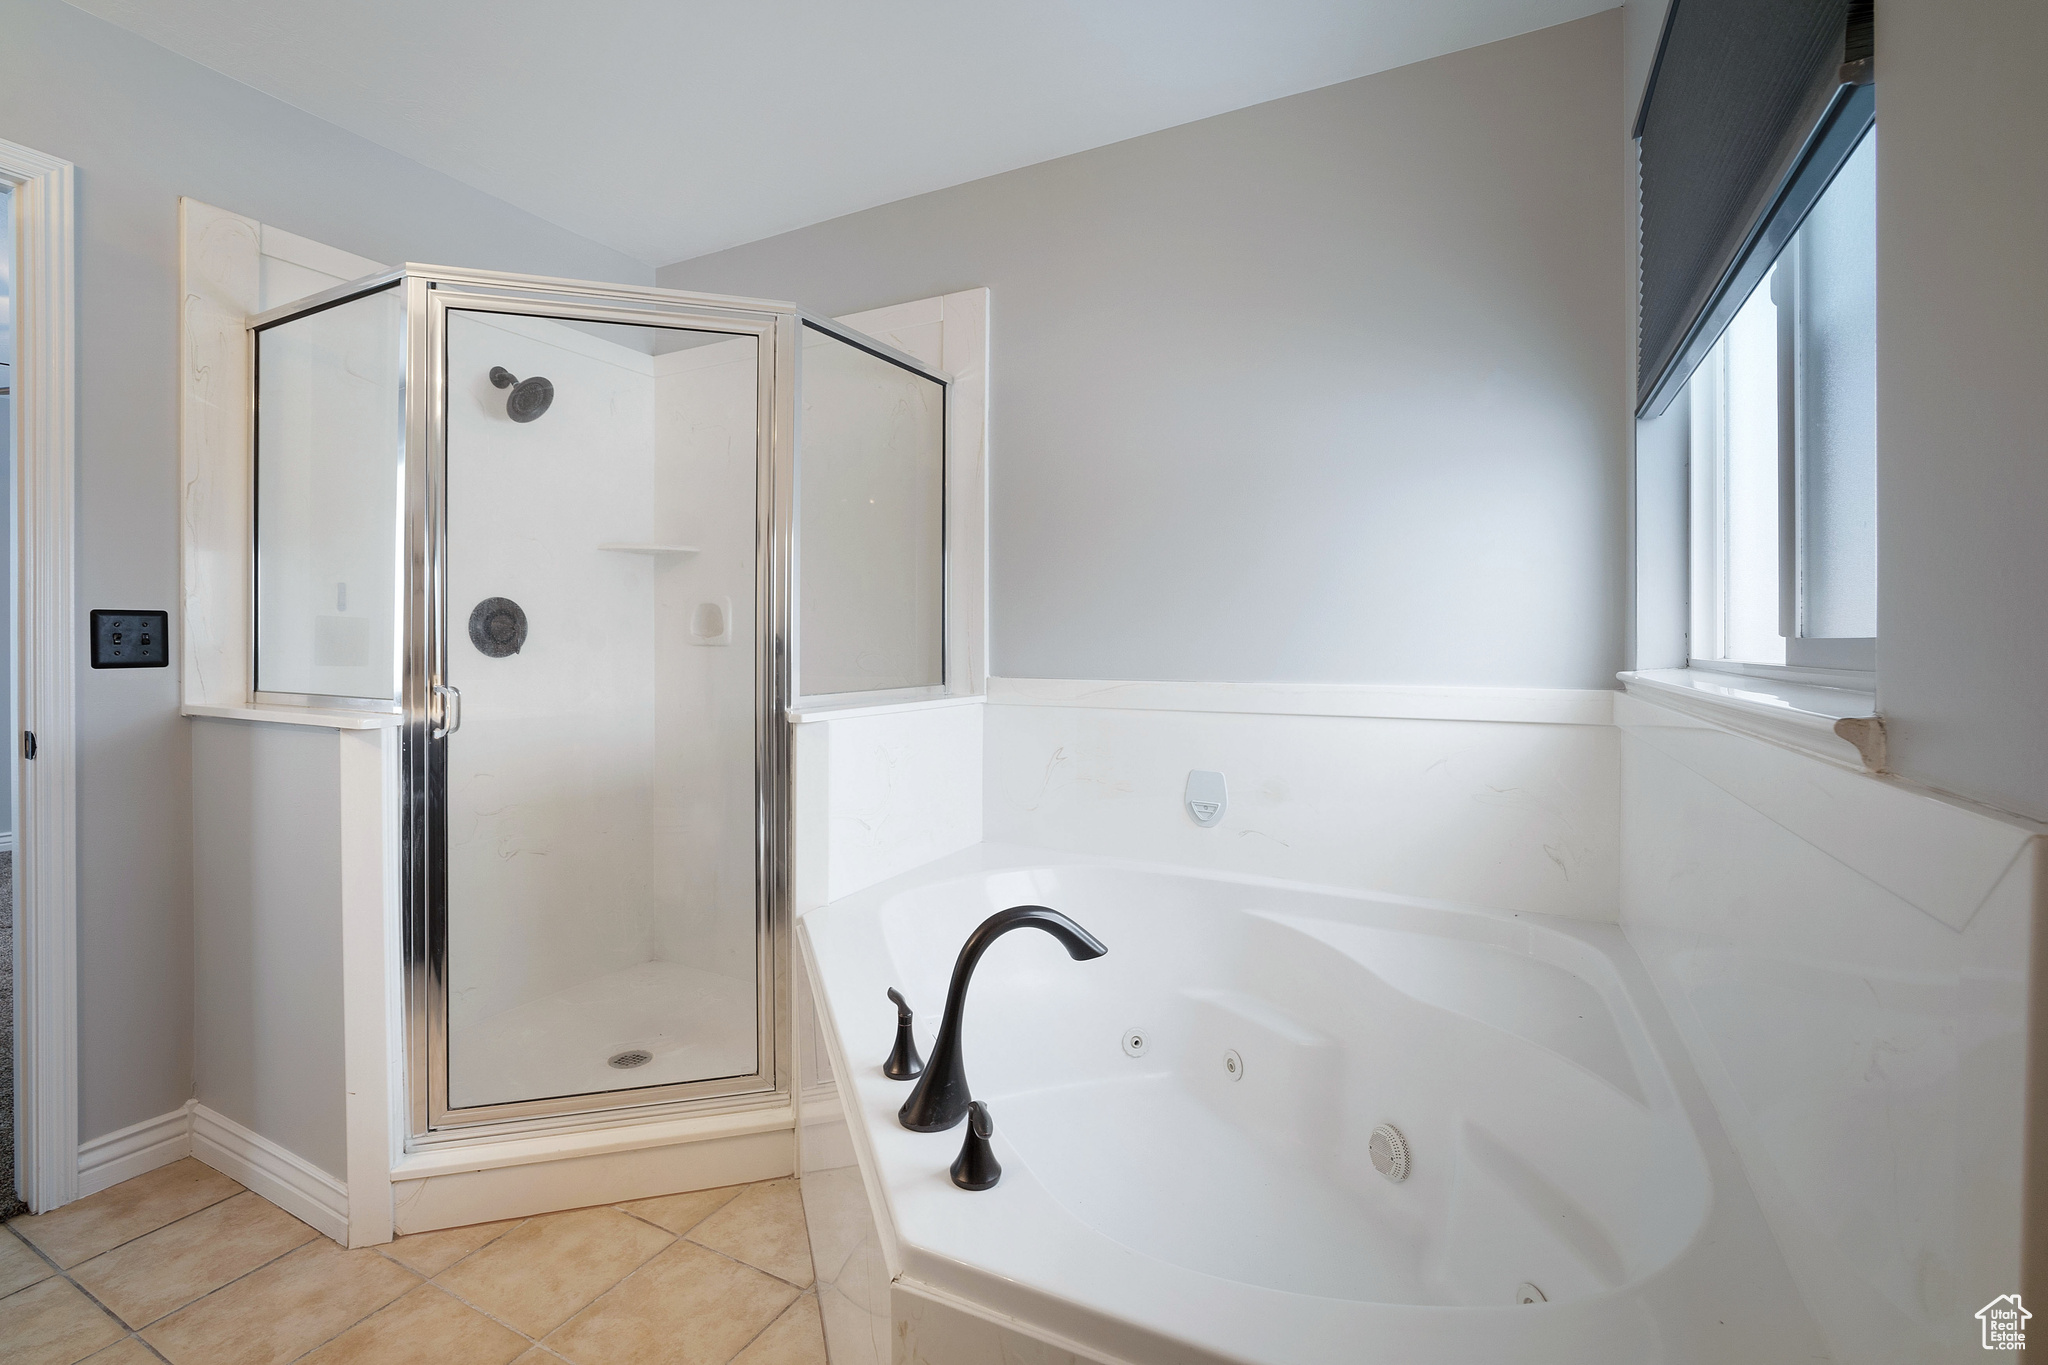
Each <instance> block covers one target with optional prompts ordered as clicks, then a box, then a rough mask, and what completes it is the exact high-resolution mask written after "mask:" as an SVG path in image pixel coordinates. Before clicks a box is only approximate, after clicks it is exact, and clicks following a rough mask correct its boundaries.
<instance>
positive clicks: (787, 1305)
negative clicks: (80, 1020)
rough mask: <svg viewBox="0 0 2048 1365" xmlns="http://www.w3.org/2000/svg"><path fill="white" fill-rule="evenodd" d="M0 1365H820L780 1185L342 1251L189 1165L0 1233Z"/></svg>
mask: <svg viewBox="0 0 2048 1365" xmlns="http://www.w3.org/2000/svg"><path fill="white" fill-rule="evenodd" d="M0 1360H4V1361H6V1362H7V1365H74V1362H78V1361H90V1362H92V1365H143V1362H149V1361H170V1362H172V1365H283V1362H285V1361H295V1360H303V1361H306V1362H308V1365H313V1362H318V1365H348V1363H349V1362H369V1363H371V1365H411V1363H412V1362H418V1363H419V1365H507V1363H508V1362H512V1361H518V1362H520V1365H547V1363H549V1362H557V1361H570V1362H573V1365H641V1363H642V1362H646V1363H647V1365H669V1363H670V1362H673V1365H724V1363H725V1362H728V1361H729V1362H732V1365H824V1361H825V1342H824V1337H823V1334H822V1331H821V1329H820V1326H819V1319H818V1301H817V1294H816V1292H815V1291H814V1289H813V1287H812V1283H811V1253H810V1244H809V1241H808V1239H807V1237H806V1236H805V1232H804V1211H803V1204H802V1201H801V1200H800V1199H799V1198H798V1195H797V1188H796V1182H795V1181H794V1180H771V1181H766V1182H764V1183H761V1184H758V1185H735V1186H731V1187H729V1188H726V1189H722V1190H701V1191H698V1192H696V1193H692V1194H673V1195H667V1196H664V1197H662V1198H659V1199H640V1200H635V1201H633V1202H631V1203H626V1204H615V1205H609V1206H605V1207H600V1208H590V1209H572V1210H570V1211H569V1212H567V1213H550V1214H543V1215H541V1216H540V1217H537V1218H525V1219H513V1220H512V1221H510V1222H505V1223H486V1224H483V1225H481V1226H478V1227H469V1228H451V1229H449V1230H447V1231H445V1232H425V1233H419V1234H417V1235H415V1236H411V1237H401V1238H399V1239H398V1240H397V1241H395V1242H393V1243H391V1244H390V1245H388V1246H382V1247H368V1248H363V1249H361V1250H357V1251H346V1250H344V1249H342V1248H341V1247H339V1246H337V1245H335V1244H334V1243H333V1242H331V1241H329V1240H328V1239H327V1238H325V1237H323V1236H321V1235H320V1234H319V1233H317V1232H315V1231H314V1230H313V1229H312V1228H310V1227H308V1226H306V1225H305V1224H304V1223H301V1222H300V1221H299V1220H298V1219H296V1218H294V1217H292V1216H291V1215H290V1214H288V1213H285V1212H284V1211H283V1210H282V1209H279V1208H278V1207H277V1206H276V1205H274V1204H271V1203H269V1202H268V1201H266V1200H264V1199H262V1198H260V1197H259V1196H257V1195H255V1194H252V1193H250V1192H249V1191H248V1190H246V1189H244V1188H243V1187H242V1186H241V1185H239V1184H237V1183H235V1182H234V1181H232V1180H230V1179H228V1178H227V1177H226V1176H224V1175H222V1174H220V1173H219V1172H218V1171H215V1170H213V1169H212V1168H211V1167H208V1166H204V1165H202V1164H200V1163H199V1162H197V1161H193V1160H190V1159H187V1160H184V1161H179V1162H176V1163H174V1164H172V1165H169V1166H165V1167H163V1168H162V1169H160V1170H155V1171H151V1172H150V1173H149V1174H147V1175H140V1176H137V1177H136V1178H135V1179H133V1180H129V1181H125V1182H123V1183H122V1184H119V1185H116V1186H114V1187H113V1188H112V1189H109V1190H103V1191H101V1192H100V1193H98V1194H95V1195H92V1196H90V1197H88V1198H85V1199H81V1200H79V1201H78V1202H77V1203H75V1204H69V1205H67V1206H65V1207H64V1208H61V1209H59V1210H57V1211H56V1212H55V1213H50V1214H45V1215H42V1216H40V1217H23V1218H17V1219H15V1220H13V1221H12V1222H10V1223H8V1224H7V1225H6V1226H5V1228H4V1229H0Z"/></svg>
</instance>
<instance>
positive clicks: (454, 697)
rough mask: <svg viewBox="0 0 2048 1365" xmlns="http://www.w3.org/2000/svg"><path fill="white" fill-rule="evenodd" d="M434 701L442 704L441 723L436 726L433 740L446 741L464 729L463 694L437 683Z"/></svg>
mask: <svg viewBox="0 0 2048 1365" xmlns="http://www.w3.org/2000/svg"><path fill="white" fill-rule="evenodd" d="M434 699H435V700H436V701H438V702H440V704H441V719H440V723H439V724H437V725H435V726H434V733H433V734H432V736H431V738H433V739H446V738H448V736H450V735H452V734H454V733H455V732H456V731H457V730H460V729H461V728H462V693H461V692H459V691H457V690H456V689H455V688H452V687H448V686H446V685H444V684H442V683H435V684H434ZM451 716H452V717H453V719H451V718H450V717H451Z"/></svg>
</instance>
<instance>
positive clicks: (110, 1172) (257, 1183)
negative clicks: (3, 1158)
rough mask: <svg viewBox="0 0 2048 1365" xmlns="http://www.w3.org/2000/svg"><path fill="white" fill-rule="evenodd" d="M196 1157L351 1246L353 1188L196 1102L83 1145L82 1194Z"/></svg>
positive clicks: (80, 1156)
mask: <svg viewBox="0 0 2048 1365" xmlns="http://www.w3.org/2000/svg"><path fill="white" fill-rule="evenodd" d="M188 1156H196V1157H198V1158H199V1159H200V1160H201V1161H203V1162H205V1163H206V1164H207V1165H209V1166H211V1167H213V1169H215V1170H216V1171H219V1172H220V1173H221V1174H222V1175H225V1176H231V1177H233V1178H234V1179H236V1180H239V1181H241V1182H242V1183H243V1184H244V1185H246V1186H248V1187H249V1188H250V1189H252V1190H254V1191H255V1192H256V1193H257V1194H260V1195H262V1196H263V1197H264V1198H265V1199H268V1200H269V1201H270V1202H271V1203H273V1204H275V1205H277V1206H278V1207H279V1208H281V1209H283V1210H284V1211H285V1212H286V1213H289V1214H291V1215H292V1216H293V1217H294V1218H297V1219H300V1220H301V1221H303V1222H305V1223H307V1224H309V1225H310V1226H312V1227H315V1228H317V1229H319V1230H320V1231H321V1232H324V1233H326V1234H327V1235H328V1236H329V1237H332V1238H333V1239H334V1240H335V1241H337V1242H341V1243H342V1244H343V1245H347V1239H348V1188H347V1187H346V1186H344V1185H343V1184H342V1183H341V1182H340V1181H339V1180H336V1179H335V1178H334V1177H333V1176H331V1175H329V1174H327V1172H325V1171H323V1170H321V1169H320V1168H319V1167H317V1166H314V1165H313V1164H312V1163H310V1162H308V1161H306V1160H305V1159H304V1158H302V1157H298V1156H294V1155H293V1154H292V1153H290V1152H287V1151H286V1150H285V1149H284V1148H282V1147H280V1146H278V1145H277V1144H276V1143H274V1142H272V1141H271V1140H270V1139H269V1138H267V1137H263V1136H262V1135H261V1134H258V1133H252V1132H250V1131H249V1130H248V1129H247V1128H244V1127H243V1126H242V1125H241V1124H239V1123H236V1122H235V1121H234V1120H233V1119H231V1118H227V1117H225V1116H223V1115H220V1114H216V1113H215V1112H214V1111H213V1110H211V1109H208V1108H207V1107H206V1106H205V1105H203V1104H201V1103H200V1102H199V1101H197V1100H187V1101H186V1102H185V1104H184V1106H183V1107H182V1108H178V1109H173V1110H172V1111H171V1112H170V1113H168V1114H159V1115H157V1116H156V1117H155V1118H153V1119H144V1120H143V1121H142V1122H141V1123H132V1124H130V1125H128V1127H126V1128H123V1129H121V1130H119V1131H118V1132H113V1133H108V1134H107V1135H106V1136H105V1137H96V1138H94V1139H93V1140H92V1141H90V1142H87V1143H82V1144H80V1146H79V1149H78V1194H79V1197H80V1198H84V1197H85V1196H86V1195H88V1194H98V1193H99V1192H100V1191H101V1190H104V1189H109V1188H111V1187H112V1186H115V1185H118V1184H120V1183H121V1182H122V1181H124V1180H133V1179H134V1178H135V1177H136V1176H138V1175H143V1174H146V1173H147V1172H150V1171H153V1170H155V1169H156V1168H157V1167H159V1166H168V1165H170V1164H171V1163H172V1162H173V1161H178V1160H181V1159H183V1158H185V1157H188Z"/></svg>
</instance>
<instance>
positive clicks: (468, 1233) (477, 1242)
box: [379, 1218, 519, 1279]
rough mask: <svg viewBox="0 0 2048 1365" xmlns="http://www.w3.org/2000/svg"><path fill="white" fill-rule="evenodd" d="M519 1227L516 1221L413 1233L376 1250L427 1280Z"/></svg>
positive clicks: (509, 1220) (514, 1219) (473, 1224)
mask: <svg viewBox="0 0 2048 1365" xmlns="http://www.w3.org/2000/svg"><path fill="white" fill-rule="evenodd" d="M518 1226H519V1220H518V1219H517V1218H513V1219H508V1220H507V1221H505V1222H503V1223H472V1224H471V1225H470V1226H468V1227H466V1228H442V1229H441V1230H440V1231H438V1232H415V1233H412V1234H411V1235H409V1236H405V1237H401V1238H399V1239H398V1240H397V1241H395V1242H392V1243H391V1244H390V1245H388V1246H384V1247H380V1248H379V1250H381V1251H382V1252H383V1253H384V1254H385V1255H386V1256H389V1257H390V1258H391V1259H392V1260H394V1261H396V1262H398V1263H399V1264H400V1265H405V1266H411V1267H412V1268H413V1269H414V1270H417V1271H418V1272H419V1273H420V1274H422V1275H425V1276H426V1277H427V1278H428V1279H432V1278H433V1277H434V1276H436V1275H438V1274H440V1273H441V1272H442V1271H444V1270H446V1269H447V1268H448V1267H449V1266H451V1265H454V1264H455V1263H456V1262H457V1261H459V1260H461V1259H462V1258H463V1257H465V1256H467V1255H469V1253H470V1252H472V1251H475V1250H476V1249H477V1248H479V1247H482V1246H488V1245H489V1244H490V1243H492V1242H495V1241H496V1240H497V1239H498V1238H500V1237H503V1236H504V1235H505V1234H506V1233H508V1232H510V1231H511V1230H512V1229H514V1228H516V1227H518Z"/></svg>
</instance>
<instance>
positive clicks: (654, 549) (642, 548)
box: [597, 541, 702, 558]
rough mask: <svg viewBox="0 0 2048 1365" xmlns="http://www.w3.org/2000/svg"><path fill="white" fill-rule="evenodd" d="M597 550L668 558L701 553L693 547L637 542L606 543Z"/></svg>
mask: <svg viewBox="0 0 2048 1365" xmlns="http://www.w3.org/2000/svg"><path fill="white" fill-rule="evenodd" d="M597 548H598V549H600V550H618V551H620V552H622V553H624V554H629V555H656V556H666V557H670V558H679V557H681V556H685V555H694V554H699V553H702V552H701V551H700V550H698V548H697V547H696V546H695V545H649V544H642V543H640V542H637V541H634V542H626V541H606V542H605V543H604V544H602V545H600V546H598V547H597Z"/></svg>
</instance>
